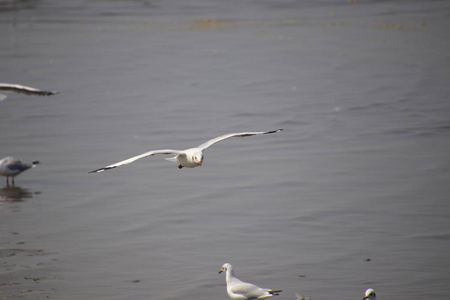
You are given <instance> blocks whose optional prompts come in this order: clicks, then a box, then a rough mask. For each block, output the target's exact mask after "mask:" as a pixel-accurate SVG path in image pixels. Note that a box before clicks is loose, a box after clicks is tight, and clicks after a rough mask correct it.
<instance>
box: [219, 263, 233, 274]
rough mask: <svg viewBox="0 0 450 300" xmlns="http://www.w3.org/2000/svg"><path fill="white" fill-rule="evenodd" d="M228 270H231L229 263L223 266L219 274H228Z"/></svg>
mask: <svg viewBox="0 0 450 300" xmlns="http://www.w3.org/2000/svg"><path fill="white" fill-rule="evenodd" d="M228 269H231V265H230V264H229V263H226V264H223V266H222V268H221V269H220V270H219V274H220V273H222V272H224V271H225V272H226V271H227V270H228Z"/></svg>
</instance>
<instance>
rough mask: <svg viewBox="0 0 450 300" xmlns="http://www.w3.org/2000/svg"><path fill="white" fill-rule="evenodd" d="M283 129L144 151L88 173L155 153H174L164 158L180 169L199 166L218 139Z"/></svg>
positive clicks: (237, 135) (219, 137) (219, 139)
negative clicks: (206, 152) (181, 147)
mask: <svg viewBox="0 0 450 300" xmlns="http://www.w3.org/2000/svg"><path fill="white" fill-rule="evenodd" d="M282 130H283V129H277V130H272V131H258V132H240V133H229V134H225V135H221V136H218V137H216V138H213V139H211V140H209V141H207V142H206V143H203V144H201V145H199V146H197V147H195V148H189V149H186V150H172V149H164V150H153V151H149V152H145V153H143V154H141V155H137V156H134V157H131V158H128V159H126V160H123V161H120V162H118V163H115V164H112V165H109V166H106V167H103V168H100V169H97V170H94V171H91V172H89V173H100V172H103V171H106V170H109V169H114V168H117V167H119V166H122V165H126V164H129V163H132V162H134V161H136V160H138V159H140V158H143V157H147V156H153V155H155V154H166V155H170V154H174V155H175V156H174V157H170V158H166V160H168V161H173V162H176V163H178V168H179V169H181V168H183V167H186V168H195V167H198V166H201V165H202V163H203V150H205V149H206V148H208V147H210V146H212V145H214V144H215V143H218V142H220V141H223V140H225V139H228V138H232V137H245V136H252V135H259V134H269V133H276V132H280V131H282Z"/></svg>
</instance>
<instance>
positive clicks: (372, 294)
mask: <svg viewBox="0 0 450 300" xmlns="http://www.w3.org/2000/svg"><path fill="white" fill-rule="evenodd" d="M364 299H368V300H375V299H377V295H376V294H375V291H374V290H373V289H367V290H366V293H365V296H364V298H363V300H364Z"/></svg>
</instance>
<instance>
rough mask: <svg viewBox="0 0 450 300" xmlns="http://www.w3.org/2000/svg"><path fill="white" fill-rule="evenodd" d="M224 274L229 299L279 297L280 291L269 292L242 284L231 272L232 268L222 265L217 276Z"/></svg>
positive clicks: (252, 285) (268, 290)
mask: <svg viewBox="0 0 450 300" xmlns="http://www.w3.org/2000/svg"><path fill="white" fill-rule="evenodd" d="M224 271H225V272H226V280H227V293H228V296H229V297H230V298H231V299H237V300H246V299H265V298H269V297H273V296H275V295H279V294H280V292H281V290H271V289H264V288H260V287H258V286H256V285H254V284H251V283H247V282H243V281H241V280H239V279H238V278H237V277H236V276H235V275H234V272H233V266H232V265H230V264H228V263H227V264H224V265H223V266H222V269H220V271H219V274H220V273H222V272H224Z"/></svg>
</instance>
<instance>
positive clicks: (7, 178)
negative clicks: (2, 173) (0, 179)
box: [6, 176, 9, 186]
mask: <svg viewBox="0 0 450 300" xmlns="http://www.w3.org/2000/svg"><path fill="white" fill-rule="evenodd" d="M6 186H9V176H6Z"/></svg>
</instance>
